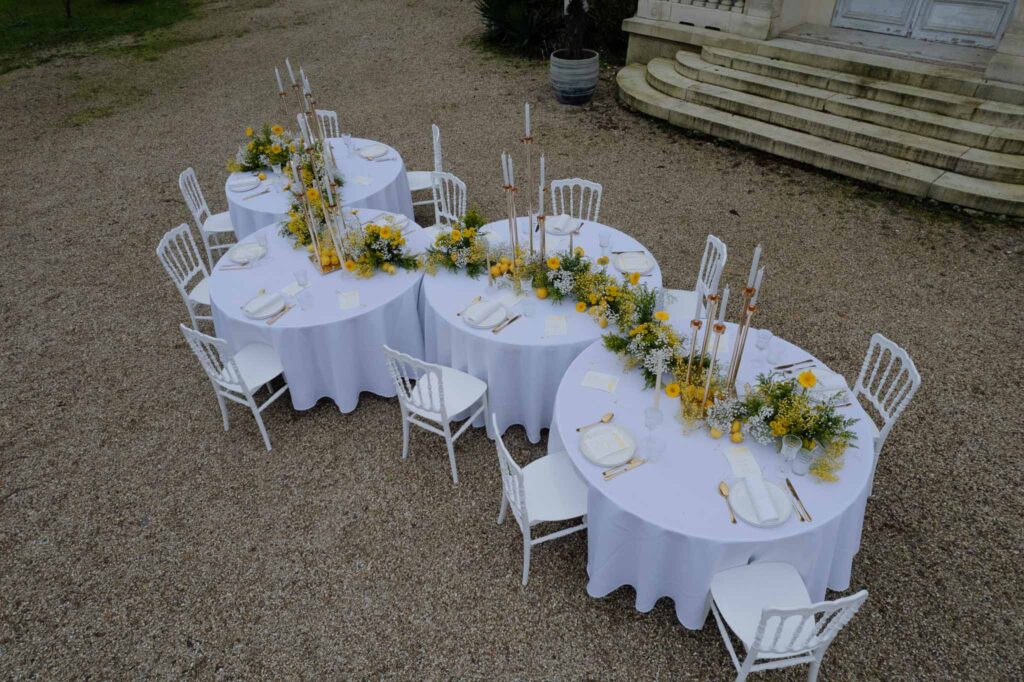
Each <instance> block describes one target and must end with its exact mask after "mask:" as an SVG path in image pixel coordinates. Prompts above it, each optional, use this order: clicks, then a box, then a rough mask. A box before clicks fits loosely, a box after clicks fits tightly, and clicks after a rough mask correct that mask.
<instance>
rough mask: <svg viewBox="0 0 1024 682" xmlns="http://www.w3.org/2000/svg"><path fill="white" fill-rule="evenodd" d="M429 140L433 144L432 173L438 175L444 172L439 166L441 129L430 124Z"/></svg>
mask: <svg viewBox="0 0 1024 682" xmlns="http://www.w3.org/2000/svg"><path fill="white" fill-rule="evenodd" d="M430 139H431V141H432V142H433V144H434V172H435V173H440V172H442V171H443V170H444V168H443V167H442V166H441V129H440V128H438V127H437V124H436V123H431V124H430Z"/></svg>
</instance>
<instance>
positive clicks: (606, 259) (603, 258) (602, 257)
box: [597, 256, 608, 265]
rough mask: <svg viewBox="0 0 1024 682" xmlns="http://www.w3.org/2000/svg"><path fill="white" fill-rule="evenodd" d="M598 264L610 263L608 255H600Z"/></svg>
mask: <svg viewBox="0 0 1024 682" xmlns="http://www.w3.org/2000/svg"><path fill="white" fill-rule="evenodd" d="M597 264H598V265H608V256H598V258H597Z"/></svg>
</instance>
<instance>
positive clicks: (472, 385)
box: [409, 367, 487, 421]
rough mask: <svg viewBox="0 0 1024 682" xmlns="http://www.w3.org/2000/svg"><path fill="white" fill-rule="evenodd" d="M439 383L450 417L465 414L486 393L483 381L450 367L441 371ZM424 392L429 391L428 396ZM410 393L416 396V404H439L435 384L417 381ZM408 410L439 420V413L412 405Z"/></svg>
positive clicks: (485, 385)
mask: <svg viewBox="0 0 1024 682" xmlns="http://www.w3.org/2000/svg"><path fill="white" fill-rule="evenodd" d="M441 382H442V384H443V385H444V402H445V406H446V407H447V408H448V414H449V415H451V416H452V417H455V416H456V415H458V414H460V413H462V412H465V411H466V410H467V409H468V408H469V407H470V406H471V405H472V404H473V403H475V402H476V401H477V400H480V398H481V397H482V396H483V394H484V393H486V392H487V384H485V383H484V382H483V381H481V380H480V379H477V378H476V377H475V376H472V375H470V374H466V373H465V372H460V371H459V370H457V369H452V368H451V367H444V368H442V369H441ZM424 391H429V392H430V393H429V395H424ZM412 393H413V394H414V395H416V397H417V401H418V402H422V403H424V404H427V405H440V404H441V401H440V398H439V396H438V392H437V384H436V382H433V381H427V380H423V381H417V382H416V386H415V387H414V388H413V390H412ZM409 410H410V411H411V412H415V413H416V414H418V415H420V416H423V417H426V418H427V419H432V420H434V421H440V419H441V413H439V412H431V411H430V410H425V409H423V408H421V407H417V406H416V405H414V404H412V403H410V404H409Z"/></svg>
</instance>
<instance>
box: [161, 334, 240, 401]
mask: <svg viewBox="0 0 1024 682" xmlns="http://www.w3.org/2000/svg"><path fill="white" fill-rule="evenodd" d="M178 326H179V327H180V328H181V333H182V334H184V335H185V341H187V342H188V345H189V347H190V348H191V349H192V352H193V353H195V354H196V357H197V358H199V364H200V365H202V366H203V369H204V370H205V371H206V375H207V376H208V377H210V381H212V382H213V384H214V385H215V386H219V387H221V388H224V389H227V390H229V391H234V392H236V393H244V394H248V393H249V388H248V387H247V386H246V385H245V381H243V380H242V374H241V372H239V371H238V365H237V364H235V360H234V358H232V357H225V355H226V353H225V351H226V349H227V345H228V342H227V341H225V340H224V339H218V338H216V337H214V336H207V335H206V334H204V333H202V332H200V331H196V330H195V329H191V328H189V327H186V326H185V325H183V324H181V325H178Z"/></svg>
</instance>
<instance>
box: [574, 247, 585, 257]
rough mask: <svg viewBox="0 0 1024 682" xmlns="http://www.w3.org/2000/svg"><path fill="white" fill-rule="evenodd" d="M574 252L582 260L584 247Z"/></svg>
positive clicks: (577, 248)
mask: <svg viewBox="0 0 1024 682" xmlns="http://www.w3.org/2000/svg"><path fill="white" fill-rule="evenodd" d="M572 252H573V253H575V254H576V255H577V256H579V257H580V258H582V257H583V247H582V246H577V247H576V248H575V249H573V251H572Z"/></svg>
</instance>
